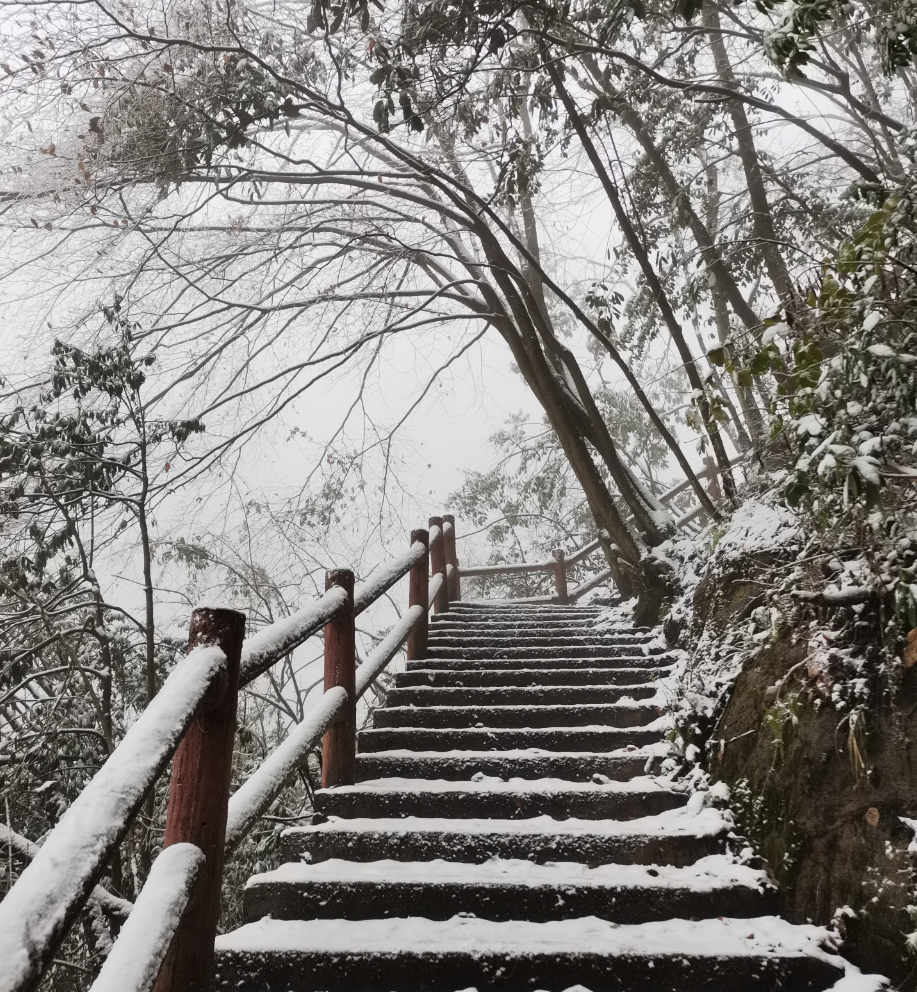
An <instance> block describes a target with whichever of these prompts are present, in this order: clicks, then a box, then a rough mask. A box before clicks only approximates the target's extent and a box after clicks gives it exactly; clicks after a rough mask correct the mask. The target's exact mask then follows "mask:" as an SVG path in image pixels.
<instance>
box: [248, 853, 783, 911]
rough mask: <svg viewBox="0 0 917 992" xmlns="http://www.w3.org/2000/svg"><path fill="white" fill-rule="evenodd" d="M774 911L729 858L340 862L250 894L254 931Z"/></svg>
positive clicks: (282, 876) (292, 867)
mask: <svg viewBox="0 0 917 992" xmlns="http://www.w3.org/2000/svg"><path fill="white" fill-rule="evenodd" d="M775 902H776V890H775V889H773V887H772V886H770V885H769V883H768V882H767V876H766V873H765V872H763V871H758V870H755V869H752V868H749V867H747V866H745V865H741V864H736V863H735V862H734V861H733V859H732V858H729V857H726V856H724V855H712V856H710V857H707V858H702V859H701V860H700V861H697V862H696V863H695V864H693V865H689V866H687V867H685V868H672V867H670V866H668V865H664V866H646V867H644V866H640V865H602V866H600V867H597V868H590V867H589V866H588V865H583V864H576V863H573V862H558V863H552V864H547V865H536V864H532V862H531V861H524V860H519V859H516V860H506V859H499V858H494V859H492V860H490V861H486V862H484V863H483V864H480V865H467V864H456V863H455V862H452V861H444V860H442V859H437V860H434V861H421V862H403V861H392V860H382V861H370V862H363V863H360V862H353V861H345V860H341V859H331V860H328V861H324V862H321V863H319V864H315V865H309V864H287V865H284V866H283V867H282V868H279V869H277V870H276V871H271V872H265V873H264V874H261V875H255V876H254V877H253V878H251V879H250V880H249V882H248V884H247V885H246V887H245V895H244V906H245V919H246V921H247V922H252V921H254V920H258V919H261V918H262V917H264V916H271V917H273V918H274V919H285V920H290V919H307V918H310V917H313V916H314V917H319V918H322V919H327V918H329V917H336V916H340V917H342V918H344V919H350V920H354V919H372V918H373V917H391V916H424V917H426V918H428V919H435V920H446V919H449V918H450V917H451V916H455V915H457V914H458V913H463V912H464V913H471V915H475V916H478V917H481V918H484V919H488V920H512V919H526V920H534V921H538V922H544V921H547V920H557V919H565V918H569V917H574V916H594V915H595V916H601V918H602V919H606V920H611V921H612V922H617V923H646V922H650V921H651V920H665V919H671V918H672V917H674V916H687V917H694V918H698V917H704V916H717V915H720V916H736V917H741V916H761V915H763V914H765V913H769V912H772V911H773V908H774V904H775Z"/></svg>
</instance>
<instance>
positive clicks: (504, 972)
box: [216, 916, 845, 992]
mask: <svg viewBox="0 0 917 992" xmlns="http://www.w3.org/2000/svg"><path fill="white" fill-rule="evenodd" d="M828 939H829V938H828V934H827V932H826V931H825V930H824V929H823V928H821V927H815V926H811V925H806V926H792V925H790V924H788V923H786V922H785V921H784V920H781V919H779V918H777V917H773V916H765V917H758V918H754V919H750V920H749V919H742V920H735V919H712V920H700V921H686V920H666V921H661V922H655V923H643V924H635V925H617V924H614V923H610V922H608V921H606V920H600V919H597V918H596V917H585V918H578V919H570V920H554V921H551V922H547V923H532V922H529V921H521V920H511V921H506V922H502V923H501V922H494V921H492V920H481V919H475V918H470V917H454V918H452V919H450V920H444V921H438V920H427V919H423V918H419V917H413V918H407V919H405V918H396V919H387V920H360V921H351V920H305V921H301V920H272V919H264V920H261V921H259V922H258V923H250V924H248V925H246V926H243V927H241V928H240V929H239V930H236V931H234V932H233V933H230V934H226V935H224V936H221V937H218V938H217V945H216V946H217V956H218V979H217V982H218V984H223V985H226V986H227V987H229V986H232V985H234V984H237V985H244V983H245V982H246V981H256V982H257V987H258V988H259V989H263V988H265V987H267V988H271V989H281V988H283V989H290V990H294V989H296V990H299V989H302V990H305V989H320V988H336V987H338V988H346V987H350V988H353V987H357V988H359V987H367V985H369V984H370V982H372V984H375V983H377V982H378V983H379V984H378V987H389V988H392V987H397V988H398V989H399V990H400V989H402V988H411V989H424V988H426V989H429V988H437V987H438V988H442V989H445V988H451V989H456V988H461V987H463V986H464V985H467V984H472V983H473V984H477V983H479V982H485V983H486V984H487V987H488V988H506V989H509V988H517V989H518V988H520V987H522V988H525V987H529V988H531V987H535V988H538V987H541V988H544V987H546V986H547V987H549V988H550V987H551V986H552V985H554V984H555V983H556V982H558V981H559V980H565V981H567V982H568V983H569V982H579V983H580V984H583V985H586V986H587V987H590V988H593V989H595V988H603V987H604V988H617V989H633V990H636V989H643V988H645V987H646V983H647V982H651V983H652V984H651V987H652V988H654V989H656V990H659V992H662V990H672V992H674V990H675V989H678V990H679V992H701V990H703V992H735V989H737V988H738V987H739V983H741V987H742V988H743V989H744V988H749V989H761V990H763V989H773V988H774V987H775V985H776V983H777V982H781V981H782V982H784V983H785V986H784V987H787V986H788V987H789V988H792V989H793V992H807V990H818V989H824V988H825V987H826V985H828V984H830V983H831V982H833V981H836V980H837V979H839V978H841V977H842V975H843V974H844V970H845V969H844V965H843V962H842V961H841V959H839V958H838V957H837V956H836V955H834V954H833V953H831V952H830V950H827V949H826V948H825V945H826V943H827V942H828ZM415 969H416V970H415ZM266 977H267V979H268V982H269V983H270V984H268V982H266V981H265V978H266ZM501 979H502V980H501ZM539 979H540V981H541V982H543V983H544V984H541V985H532V984H530V983H531V982H532V980H536V981H537V980H539ZM447 983H449V984H447Z"/></svg>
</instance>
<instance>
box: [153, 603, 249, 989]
mask: <svg viewBox="0 0 917 992" xmlns="http://www.w3.org/2000/svg"><path fill="white" fill-rule="evenodd" d="M244 637H245V614H244V613H238V612H236V611H235V610H221V609H199V610H195V611H194V612H193V613H192V614H191V630H190V634H189V637H188V650H189V651H190V650H191V648H195V647H198V646H199V645H201V644H216V645H218V646H219V647H221V648H222V649H223V651H224V652H225V654H226V672H225V674H224V675H223V677H222V678H221V679H219V680H218V681H217V682H216V683H214V685H212V686H211V688H210V691H209V692H208V693H207V695H206V697H205V698H204V701H203V703H201V706H200V708H199V710H198V713H197V715H196V716H195V718H194V721H193V722H192V724H191V726H190V727H189V728H188V730H187V732H186V733H185V736H184V737H183V738H182V741H181V743H180V744H179V745H178V749H177V750H176V752H175V757H174V759H173V761H172V780H171V782H170V783H169V807H168V812H167V814H166V832H165V837H164V839H163V847H169V846H170V845H171V844H179V843H182V842H188V843H191V844H196V845H197V846H198V847H199V848H200V849H201V850H202V851H203V852H204V856H205V857H206V859H207V860H206V861H205V862H204V865H203V868H202V869H201V871H200V874H199V875H198V879H197V884H196V891H195V894H194V896H193V897H192V900H191V902H190V904H189V905H188V908H187V910H186V911H185V914H184V916H183V917H182V921H181V923H180V924H179V927H178V930H177V931H176V933H175V937H174V938H173V940H172V945H171V946H170V948H169V953H168V955H167V956H166V959H165V961H164V962H163V964H162V968H161V969H160V971H159V976H158V978H157V979H156V984H155V986H154V992H203V990H204V989H209V988H210V983H211V980H212V977H213V976H212V971H213V941H214V938H215V937H216V932H217V923H218V922H219V919H220V889H221V883H222V877H223V845H224V842H225V839H226V809H227V804H228V802H229V784H230V777H231V773H232V752H233V743H234V741H235V736H236V701H237V699H238V695H239V655H240V653H241V651H242V639H243V638H244Z"/></svg>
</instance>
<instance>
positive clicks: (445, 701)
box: [386, 683, 656, 706]
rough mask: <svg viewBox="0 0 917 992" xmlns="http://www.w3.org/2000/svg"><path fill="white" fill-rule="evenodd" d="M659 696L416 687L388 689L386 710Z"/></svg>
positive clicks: (617, 690) (572, 689)
mask: <svg viewBox="0 0 917 992" xmlns="http://www.w3.org/2000/svg"><path fill="white" fill-rule="evenodd" d="M655 694H656V686H655V685H653V684H652V683H648V684H646V685H623V686H618V685H575V686H564V685H559V686H558V685H552V686H477V687H462V686H458V687H455V686H423V685H421V686H413V687H407V688H395V689H389V691H388V694H387V696H386V705H387V706H539V705H541V706H545V705H553V706H556V705H568V706H569V705H579V704H581V703H611V702H617V703H626V702H628V701H630V702H635V701H636V700H637V699H643V698H645V697H647V696H654V695H655Z"/></svg>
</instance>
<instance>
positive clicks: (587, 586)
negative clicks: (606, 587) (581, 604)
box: [569, 568, 612, 603]
mask: <svg viewBox="0 0 917 992" xmlns="http://www.w3.org/2000/svg"><path fill="white" fill-rule="evenodd" d="M611 574H612V573H611V569H610V568H606V569H603V570H602V571H601V572H599V573H598V575H593V576H592V578H591V579H587V580H586V581H585V582H584V583H583V584H582V585H579V586H577V587H576V588H575V589H571V590H570V594H569V597H570V599H571V601H572V602H574V603H575V602H576V601H577V600H578V599H579V598H580V596H585V595H586V593H587V592H592V590H593V589H595V588H596V587H597V586H600V585H601V584H602V583H603V582H607V581H608V580H609V579H610V578H611Z"/></svg>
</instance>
